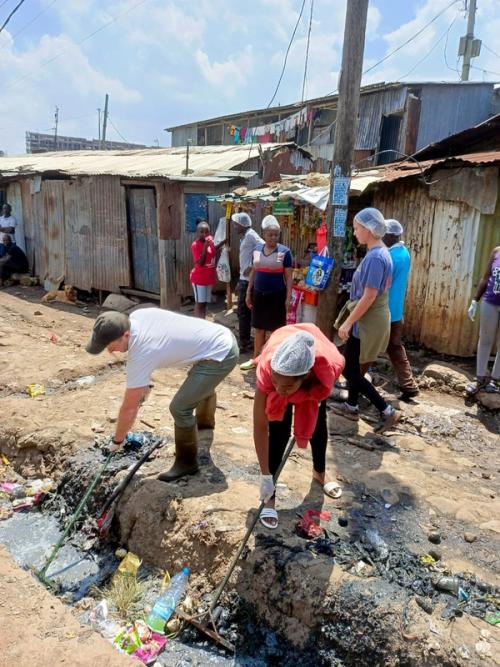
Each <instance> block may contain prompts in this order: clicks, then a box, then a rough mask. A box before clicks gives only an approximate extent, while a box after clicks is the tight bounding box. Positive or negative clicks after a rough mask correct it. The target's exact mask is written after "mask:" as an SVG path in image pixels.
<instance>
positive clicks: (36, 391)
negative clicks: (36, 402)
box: [26, 383, 45, 398]
mask: <svg viewBox="0 0 500 667" xmlns="http://www.w3.org/2000/svg"><path fill="white" fill-rule="evenodd" d="M26 393H28V394H29V395H30V396H31V398H35V397H36V396H44V394H45V385H44V384H36V383H35V384H29V385H28V386H27V387H26Z"/></svg>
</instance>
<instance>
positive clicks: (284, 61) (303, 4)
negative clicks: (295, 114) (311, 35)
mask: <svg viewBox="0 0 500 667" xmlns="http://www.w3.org/2000/svg"><path fill="white" fill-rule="evenodd" d="M305 4H306V0H303V1H302V7H301V8H300V14H299V18H298V19H297V23H296V24H295V28H294V29H293V32H292V36H291V37H290V41H289V42H288V47H287V50H286V53H285V59H284V60H283V67H282V69H281V74H280V78H279V79H278V83H277V85H276V90H275V91H274V93H273V96H272V97H271V99H270V101H269V104H268V105H267V107H266V109H269V107H270V106H271V104H272V103H273V102H274V98H275V97H276V95H277V94H278V90H279V88H280V85H281V80H282V79H283V75H284V74H285V70H286V63H287V60H288V54H289V53H290V49H291V48H292V44H293V40H294V39H295V33H296V32H297V28H298V27H299V23H300V19H301V18H302V12H303V11H304V7H305Z"/></svg>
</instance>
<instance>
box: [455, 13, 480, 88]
mask: <svg viewBox="0 0 500 667" xmlns="http://www.w3.org/2000/svg"><path fill="white" fill-rule="evenodd" d="M465 8H466V9H467V0H465ZM475 22H476V0H469V13H468V16H467V34H466V35H465V36H464V37H460V44H459V47H458V55H459V56H463V59H464V60H463V63H462V76H461V80H462V81H468V80H469V73H470V61H471V59H472V58H477V56H478V55H479V54H480V53H481V40H480V39H474V24H475Z"/></svg>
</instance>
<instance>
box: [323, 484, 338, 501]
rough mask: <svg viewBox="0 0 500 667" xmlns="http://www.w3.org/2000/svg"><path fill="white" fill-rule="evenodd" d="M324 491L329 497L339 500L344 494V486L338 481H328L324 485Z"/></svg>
mask: <svg viewBox="0 0 500 667" xmlns="http://www.w3.org/2000/svg"><path fill="white" fill-rule="evenodd" d="M323 493H324V494H325V495H327V496H328V497H329V498H333V499H334V500H337V498H340V496H341V495H342V487H341V486H340V485H339V484H337V482H327V483H326V484H325V485H324V486H323Z"/></svg>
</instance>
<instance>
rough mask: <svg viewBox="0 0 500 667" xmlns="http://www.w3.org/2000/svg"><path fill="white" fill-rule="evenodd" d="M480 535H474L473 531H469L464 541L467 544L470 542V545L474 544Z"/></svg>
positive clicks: (465, 534)
mask: <svg viewBox="0 0 500 667" xmlns="http://www.w3.org/2000/svg"><path fill="white" fill-rule="evenodd" d="M478 537H479V535H478V534H477V533H473V532H472V531H468V532H466V533H464V540H465V541H466V542H469V544H472V542H475V541H476V540H477V538H478Z"/></svg>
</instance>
